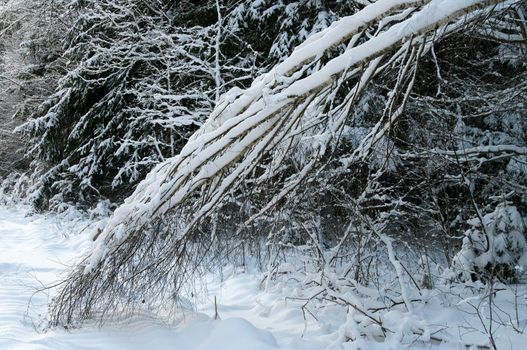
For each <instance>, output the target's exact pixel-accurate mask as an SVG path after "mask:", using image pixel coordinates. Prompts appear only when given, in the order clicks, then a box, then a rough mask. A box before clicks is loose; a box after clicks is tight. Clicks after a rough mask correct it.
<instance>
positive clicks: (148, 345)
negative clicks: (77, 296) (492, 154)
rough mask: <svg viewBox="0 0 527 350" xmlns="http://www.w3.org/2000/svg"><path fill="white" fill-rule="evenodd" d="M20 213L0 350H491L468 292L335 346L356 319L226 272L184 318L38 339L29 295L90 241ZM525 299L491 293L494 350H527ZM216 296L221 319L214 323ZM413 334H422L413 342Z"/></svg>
mask: <svg viewBox="0 0 527 350" xmlns="http://www.w3.org/2000/svg"><path fill="white" fill-rule="evenodd" d="M26 213H27V208H24V207H16V206H13V207H7V206H3V205H0V350H4V349H7V350H11V349H13V350H16V349H28V350H29V349H31V350H34V349H42V350H44V349H46V350H49V349H52V350H67V349H71V350H73V349H86V350H87V349H91V350H95V349H109V350H113V349H117V350H119V349H123V350H125V349H126V350H134V349H151V350H154V349H156V350H157V349H160V350H162V349H174V350H237V349H244V350H246V349H249V350H258V349H261V350H269V349H289V350H295V349H306V350H318V349H362V350H373V349H402V348H404V349H407V348H418V349H488V348H490V343H489V337H488V335H487V333H486V332H485V325H487V326H488V319H487V317H488V311H489V310H488V303H486V299H484V297H482V296H481V295H478V294H477V293H472V292H471V290H470V288H468V289H467V290H462V289H456V288H453V289H451V290H443V291H440V290H432V291H427V292H426V293H425V292H423V295H422V298H423V300H424V302H421V303H416V306H415V308H414V310H412V312H407V310H404V309H394V310H392V311H387V312H385V313H384V314H382V315H378V314H375V317H379V319H381V320H382V321H383V324H384V325H385V326H386V327H387V328H388V329H390V332H392V333H391V335H390V334H388V335H387V337H386V339H379V338H374V337H372V338H370V339H369V340H366V339H360V340H359V341H356V342H343V341H342V339H344V340H345V339H349V338H350V337H351V336H349V334H351V333H349V332H348V331H347V329H348V330H353V329H358V328H357V327H359V326H360V325H359V324H358V323H356V322H357V320H359V319H360V315H356V316H354V317H355V318H354V320H353V321H352V319H351V318H350V317H349V316H346V311H345V308H342V307H335V306H333V307H332V306H331V305H326V306H324V307H323V308H321V309H319V310H317V316H318V317H319V320H318V322H316V321H315V320H314V318H313V317H311V316H310V315H307V317H306V318H304V316H305V315H304V313H303V312H302V308H301V306H302V305H303V304H304V302H305V301H303V300H302V298H301V297H302V296H304V297H305V296H309V295H311V294H312V293H313V291H312V290H309V289H298V285H295V284H294V283H293V284H291V285H287V284H282V285H280V284H277V285H275V286H274V287H271V288H269V290H267V291H266V292H262V290H261V282H262V281H261V277H260V276H259V275H258V274H256V273H254V274H252V273H240V272H239V271H238V273H232V271H231V272H230V273H227V272H225V276H226V277H225V278H223V280H221V279H220V278H219V277H218V276H206V277H205V280H207V282H208V283H207V291H208V294H207V295H206V296H201V297H200V299H199V304H198V306H197V307H196V310H195V311H187V312H185V313H184V314H182V315H181V318H180V319H179V320H177V321H175V322H171V324H170V325H169V324H167V323H166V321H163V320H161V319H159V318H156V317H155V316H154V315H151V314H147V313H135V314H133V315H130V316H127V317H122V318H121V319H119V320H112V321H110V322H108V323H107V324H105V325H104V326H103V327H102V328H99V327H97V326H96V325H94V326H90V325H86V326H85V327H84V328H82V329H75V330H66V329H54V330H49V331H47V332H42V331H41V330H42V329H43V328H44V326H45V318H46V311H47V303H48V301H49V298H50V297H51V296H50V295H48V294H49V293H47V292H37V293H35V292H36V291H38V290H39V289H41V288H42V286H43V285H50V284H53V282H55V281H57V280H60V275H61V273H63V272H64V271H65V270H66V269H67V267H68V266H69V265H70V264H72V262H73V261H74V259H75V258H76V257H77V256H79V254H81V253H82V251H83V250H85V249H87V248H88V247H89V245H90V242H91V241H90V240H89V235H88V234H86V232H87V230H84V232H83V233H79V232H80V231H83V229H85V228H86V226H87V225H88V223H87V222H86V221H82V220H76V221H75V220H65V219H64V216H61V217H55V216H52V215H47V216H42V215H30V216H27V214H26ZM74 232H77V233H76V234H74ZM288 288H289V289H288ZM295 288H296V289H295ZM285 295H295V296H299V297H300V298H299V299H298V300H295V299H291V298H285ZM526 295H527V290H526V288H525V287H524V286H522V287H517V288H516V287H513V288H509V289H507V290H499V291H498V292H497V294H496V299H495V300H496V306H497V307H496V308H495V309H494V314H493V315H494V316H493V317H494V318H495V319H497V323H495V324H494V328H493V329H492V332H493V334H494V338H495V340H496V342H497V344H498V349H517V350H522V349H527V337H526V336H525V335H523V334H522V332H523V331H524V330H525V328H526V325H527V321H526V320H527V300H526ZM214 298H216V299H217V306H218V313H219V317H220V319H219V320H214V319H213V317H212V316H213V315H214ZM480 317H481V319H480ZM363 329H366V328H363ZM416 330H417V331H416ZM419 330H422V332H423V333H427V334H424V335H423V334H421V335H419ZM402 344H404V345H402ZM467 345H468V346H467ZM471 345H472V347H470V346H471Z"/></svg>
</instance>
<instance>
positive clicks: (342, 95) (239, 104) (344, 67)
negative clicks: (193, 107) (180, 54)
mask: <svg viewBox="0 0 527 350" xmlns="http://www.w3.org/2000/svg"><path fill="white" fill-rule="evenodd" d="M520 2H521V1H517V0H505V1H503V0H378V1H375V2H373V3H371V4H369V5H367V6H364V8H363V9H362V10H360V11H358V12H357V13H356V14H354V15H352V16H349V17H345V18H343V19H341V20H339V21H337V22H335V23H333V24H332V25H331V26H330V27H329V28H327V29H326V30H323V31H321V32H319V33H318V34H315V35H313V36H311V37H310V38H309V39H307V40H306V41H305V42H304V43H303V44H301V45H300V46H299V47H297V48H296V49H295V50H294V52H293V53H292V54H291V56H290V57H288V58H287V59H285V60H284V61H283V62H282V63H280V64H278V65H277V66H275V67H274V68H273V69H272V70H271V71H270V72H268V73H267V74H265V75H262V76H260V77H259V78H257V79H256V80H255V81H254V82H253V84H252V85H251V87H250V88H248V89H246V90H240V89H233V90H231V91H229V92H228V93H226V94H224V95H223V96H222V97H221V100H220V102H219V104H218V106H217V107H216V108H215V110H214V111H213V113H212V114H211V115H210V116H209V118H208V120H207V122H206V123H205V124H204V125H203V126H202V127H201V128H200V129H199V130H198V131H197V132H196V133H195V134H194V135H193V136H192V137H191V138H190V140H189V142H188V143H187V144H186V146H185V147H184V148H183V149H182V151H181V153H180V154H179V155H178V156H176V157H173V158H171V159H168V160H166V161H165V162H163V163H161V164H159V165H158V166H157V167H155V168H154V169H153V170H152V171H151V172H150V173H149V175H148V176H147V178H146V179H145V180H144V181H142V182H141V183H140V184H139V186H138V187H137V189H136V190H135V192H134V193H133V195H132V196H130V197H129V198H128V199H127V200H126V201H125V203H124V204H123V205H121V206H120V207H119V208H118V209H117V210H116V211H115V213H114V215H113V216H112V217H111V219H110V220H109V222H108V223H107V225H106V226H105V227H104V228H102V231H101V232H98V233H97V234H96V235H95V236H94V240H95V247H94V249H93V251H92V252H91V253H90V254H89V255H88V256H86V257H85V258H84V259H83V261H82V262H81V263H79V264H78V266H76V267H75V268H74V270H73V271H72V272H71V273H70V275H69V276H68V277H67V279H66V280H65V282H64V283H63V284H62V285H61V291H60V293H59V294H58V296H57V297H56V298H55V299H54V301H53V303H52V319H51V324H52V325H58V324H71V323H72V322H75V321H78V320H83V319H87V318H92V317H94V316H99V315H101V313H102V316H103V317H104V315H106V314H107V313H111V312H113V311H118V310H122V309H124V308H127V307H129V306H130V305H132V306H133V305H140V304H144V303H146V304H147V305H149V306H151V307H156V308H160V307H166V305H169V304H170V305H173V304H175V303H176V302H177V300H178V293H179V292H180V291H181V288H183V287H184V285H185V282H187V281H188V280H189V279H190V278H191V277H192V276H194V274H195V273H196V271H197V269H198V268H199V265H200V264H201V263H202V262H203V260H204V257H203V255H204V251H206V249H207V247H210V245H206V244H202V245H200V244H195V243H196V242H199V241H200V237H202V236H203V235H209V236H213V235H214V232H215V231H214V219H215V217H216V215H217V214H218V213H219V212H220V211H221V210H222V209H224V208H225V207H226V206H228V205H232V204H233V203H237V200H238V199H239V198H241V197H251V196H253V197H257V198H258V201H257V202H258V205H254V206H252V207H251V208H250V210H248V215H247V216H246V217H244V218H243V221H242V222H239V223H237V224H238V225H237V226H236V227H235V228H234V229H233V230H232V235H233V236H235V235H236V234H238V233H239V232H240V231H239V230H242V229H243V228H247V227H250V225H253V224H257V223H258V220H259V219H260V218H261V217H263V216H266V215H270V213H272V212H273V210H275V209H276V208H278V207H279V206H280V205H282V204H283V203H284V201H288V200H293V199H295V198H297V197H298V196H301V194H300V193H299V192H300V191H299V188H300V187H301V186H302V184H304V183H306V182H309V181H311V180H312V179H314V178H316V176H317V173H318V172H319V171H320V170H321V169H323V168H324V166H325V165H326V164H327V160H328V159H329V158H331V155H332V153H333V152H334V150H335V148H336V147H337V145H338V144H339V138H340V134H341V133H342V130H343V128H344V126H345V123H346V121H347V120H348V119H349V118H351V117H352V116H353V111H354V109H356V108H358V102H359V100H360V97H361V95H362V94H363V93H364V92H365V91H366V89H367V87H368V86H369V84H370V83H371V82H372V81H375V79H381V78H383V77H392V78H393V81H394V84H392V86H391V91H390V92H388V93H387V94H386V96H385V107H384V113H383V114H382V116H380V117H379V118H378V121H377V124H376V125H375V127H374V128H373V129H372V130H371V131H370V132H369V133H368V134H367V135H365V136H364V137H363V138H362V140H361V142H360V145H359V146H358V147H357V148H356V149H355V151H354V152H353V155H352V158H353V159H355V160H356V159H364V158H366V157H368V156H369V154H371V152H372V151H373V149H374V148H375V145H376V144H377V143H378V142H381V140H382V139H383V136H384V135H385V134H386V133H388V132H389V131H390V129H391V126H392V125H393V124H394V123H395V121H396V120H397V119H398V118H399V117H400V116H401V115H402V114H403V111H404V108H405V105H406V103H407V101H408V99H409V98H410V94H411V92H412V88H413V85H414V83H415V81H416V77H418V75H419V70H418V63H419V60H420V58H422V57H423V56H424V55H426V54H428V53H429V52H430V50H431V49H432V48H433V45H434V44H435V43H437V42H438V41H441V40H443V39H445V38H446V37H448V36H449V35H451V34H453V33H457V32H459V31H462V30H466V28H468V27H470V26H472V25H474V24H475V23H481V22H482V21H485V20H486V19H488V18H490V17H492V16H493V15H494V14H497V13H503V12H506V11H509V10H510V9H512V8H514V7H515V6H518V4H519V3H520ZM494 34H495V35H499V33H494ZM520 151H521V152H524V150H520ZM301 155H303V156H301ZM291 158H295V159H297V161H296V162H295V166H294V167H288V166H286V163H287V162H288V160H289V159H291ZM353 159H347V160H346V162H351V161H353ZM284 169H285V170H284ZM291 169H294V170H293V171H292V170H291ZM297 199H298V198H297Z"/></svg>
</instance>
